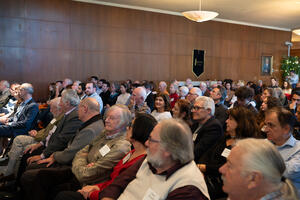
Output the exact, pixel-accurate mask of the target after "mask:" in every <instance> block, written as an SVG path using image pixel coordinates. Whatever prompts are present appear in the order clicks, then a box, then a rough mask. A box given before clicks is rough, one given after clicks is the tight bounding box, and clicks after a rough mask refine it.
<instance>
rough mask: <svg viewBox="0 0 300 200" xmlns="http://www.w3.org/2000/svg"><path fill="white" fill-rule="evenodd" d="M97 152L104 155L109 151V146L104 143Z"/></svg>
mask: <svg viewBox="0 0 300 200" xmlns="http://www.w3.org/2000/svg"><path fill="white" fill-rule="evenodd" d="M99 152H100V154H101V156H103V157H104V156H105V155H106V154H108V152H110V148H109V147H108V146H107V145H104V146H103V147H102V148H101V149H99Z"/></svg>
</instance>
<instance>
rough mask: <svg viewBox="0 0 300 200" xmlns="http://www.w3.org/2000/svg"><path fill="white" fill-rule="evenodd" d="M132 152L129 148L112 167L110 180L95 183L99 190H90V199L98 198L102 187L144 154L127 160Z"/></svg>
mask: <svg viewBox="0 0 300 200" xmlns="http://www.w3.org/2000/svg"><path fill="white" fill-rule="evenodd" d="M133 152H134V149H133V150H131V151H130V152H129V153H128V154H126V156H124V158H123V159H122V160H120V161H119V162H118V164H117V165H116V166H115V167H114V170H113V172H112V173H111V174H110V180H108V181H105V182H102V183H99V184H97V186H98V187H99V189H100V190H97V191H94V192H92V193H91V194H90V200H98V199H99V193H100V192H101V191H102V190H103V189H105V188H106V187H107V186H109V185H110V184H111V183H112V182H113V181H114V179H115V178H116V177H117V176H119V174H121V173H122V172H123V171H124V170H126V169H127V168H128V167H130V166H131V165H133V164H134V163H135V162H136V161H138V160H139V159H140V158H142V157H144V156H145V154H142V155H139V156H138V157H136V158H134V159H132V160H130V161H128V162H127V160H128V159H129V158H130V156H129V154H130V155H132V154H133ZM128 156H129V157H128ZM123 160H124V163H123Z"/></svg>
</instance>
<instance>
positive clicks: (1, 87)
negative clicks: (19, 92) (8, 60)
mask: <svg viewBox="0 0 300 200" xmlns="http://www.w3.org/2000/svg"><path fill="white" fill-rule="evenodd" d="M9 86H10V84H9V83H8V81H6V80H2V81H0V108H2V107H3V106H5V105H6V104H7V103H8V101H9V96H10V91H9Z"/></svg>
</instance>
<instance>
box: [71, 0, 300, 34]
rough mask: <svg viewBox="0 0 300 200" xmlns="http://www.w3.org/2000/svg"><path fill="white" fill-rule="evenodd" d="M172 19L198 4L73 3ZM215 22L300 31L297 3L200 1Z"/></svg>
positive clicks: (147, 0) (163, 0)
mask: <svg viewBox="0 0 300 200" xmlns="http://www.w3.org/2000/svg"><path fill="white" fill-rule="evenodd" d="M76 1H82V2H89V3H97V4H103V5H111V6H118V7H125V8H132V9H139V10H146V11H153V12H160V13H167V14H173V15H181V14H180V13H181V12H183V11H188V10H197V9H198V8H199V0H76ZM201 9H202V10H208V11H215V12H218V13H219V16H218V17H217V18H216V19H215V20H216V21H224V22H230V23H237V24H245V25H250V26H258V27H265V28H271V29H278V30H286V31H290V30H292V29H294V28H297V27H300V0H202V8H201Z"/></svg>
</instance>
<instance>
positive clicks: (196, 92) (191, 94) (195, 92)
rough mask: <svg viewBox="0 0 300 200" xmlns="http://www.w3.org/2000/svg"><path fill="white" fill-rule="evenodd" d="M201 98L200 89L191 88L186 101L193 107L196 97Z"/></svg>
mask: <svg viewBox="0 0 300 200" xmlns="http://www.w3.org/2000/svg"><path fill="white" fill-rule="evenodd" d="M200 96H202V92H201V90H200V88H198V87H193V88H192V89H190V91H189V93H188V95H187V96H186V99H187V100H188V101H189V102H190V103H191V104H192V105H194V103H195V100H196V99H197V97H200Z"/></svg>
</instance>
